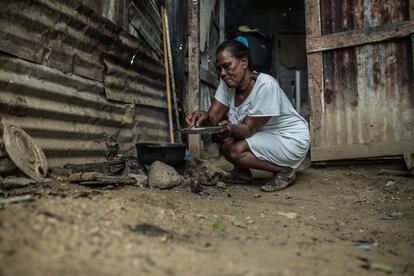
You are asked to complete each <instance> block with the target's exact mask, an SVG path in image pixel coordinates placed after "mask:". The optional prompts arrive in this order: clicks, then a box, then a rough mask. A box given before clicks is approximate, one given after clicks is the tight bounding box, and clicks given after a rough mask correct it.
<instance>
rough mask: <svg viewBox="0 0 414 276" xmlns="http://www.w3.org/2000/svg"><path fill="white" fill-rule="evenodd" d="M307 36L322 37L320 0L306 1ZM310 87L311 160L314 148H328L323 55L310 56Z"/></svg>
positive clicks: (313, 54) (314, 54)
mask: <svg viewBox="0 0 414 276" xmlns="http://www.w3.org/2000/svg"><path fill="white" fill-rule="evenodd" d="M305 9H306V34H307V36H308V37H315V36H320V35H321V22H320V0H306V1H305ZM308 86H309V103H310V110H311V112H310V113H311V114H310V134H311V160H312V148H313V147H324V146H326V135H324V133H325V124H324V118H325V115H324V109H323V104H322V100H323V97H322V95H323V89H324V75H323V56H322V53H311V54H308Z"/></svg>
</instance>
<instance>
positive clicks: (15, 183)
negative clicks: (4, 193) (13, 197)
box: [1, 176, 37, 189]
mask: <svg viewBox="0 0 414 276" xmlns="http://www.w3.org/2000/svg"><path fill="white" fill-rule="evenodd" d="M36 183H37V182H36V181H34V180H33V179H31V178H27V177H17V176H8V177H6V178H4V179H3V181H2V184H1V186H2V187H3V189H16V188H23V187H26V186H29V185H31V184H36Z"/></svg>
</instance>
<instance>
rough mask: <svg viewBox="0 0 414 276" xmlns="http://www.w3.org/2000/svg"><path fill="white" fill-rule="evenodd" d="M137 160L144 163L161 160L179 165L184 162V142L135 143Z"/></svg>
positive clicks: (148, 163) (171, 164)
mask: <svg viewBox="0 0 414 276" xmlns="http://www.w3.org/2000/svg"><path fill="white" fill-rule="evenodd" d="M136 148H137V156H138V161H139V162H140V163H141V164H144V165H151V164H152V163H153V162H155V161H161V162H163V163H166V164H168V165H170V166H179V165H182V164H183V163H184V156H185V150H186V145H185V144H170V143H137V144H136Z"/></svg>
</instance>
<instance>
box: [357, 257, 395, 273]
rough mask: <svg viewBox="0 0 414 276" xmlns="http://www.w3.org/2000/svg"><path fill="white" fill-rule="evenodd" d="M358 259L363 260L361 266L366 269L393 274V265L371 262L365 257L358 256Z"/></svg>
mask: <svg viewBox="0 0 414 276" xmlns="http://www.w3.org/2000/svg"><path fill="white" fill-rule="evenodd" d="M358 259H359V260H360V261H361V262H362V263H361V267H362V268H364V269H367V270H374V271H380V272H383V273H386V274H392V273H393V272H394V268H393V267H392V266H391V265H388V264H383V263H378V262H371V261H370V260H368V259H367V258H365V257H358Z"/></svg>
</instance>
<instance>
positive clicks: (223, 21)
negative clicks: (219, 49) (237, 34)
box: [219, 0, 226, 43]
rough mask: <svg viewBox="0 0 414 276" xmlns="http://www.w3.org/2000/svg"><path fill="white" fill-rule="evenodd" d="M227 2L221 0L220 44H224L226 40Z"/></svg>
mask: <svg viewBox="0 0 414 276" xmlns="http://www.w3.org/2000/svg"><path fill="white" fill-rule="evenodd" d="M224 4H225V0H219V5H220V6H219V12H220V16H219V25H220V34H219V41H220V43H221V42H223V41H224V40H226V39H225V31H226V30H225V15H226V13H225V12H226V10H225V5H224Z"/></svg>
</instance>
